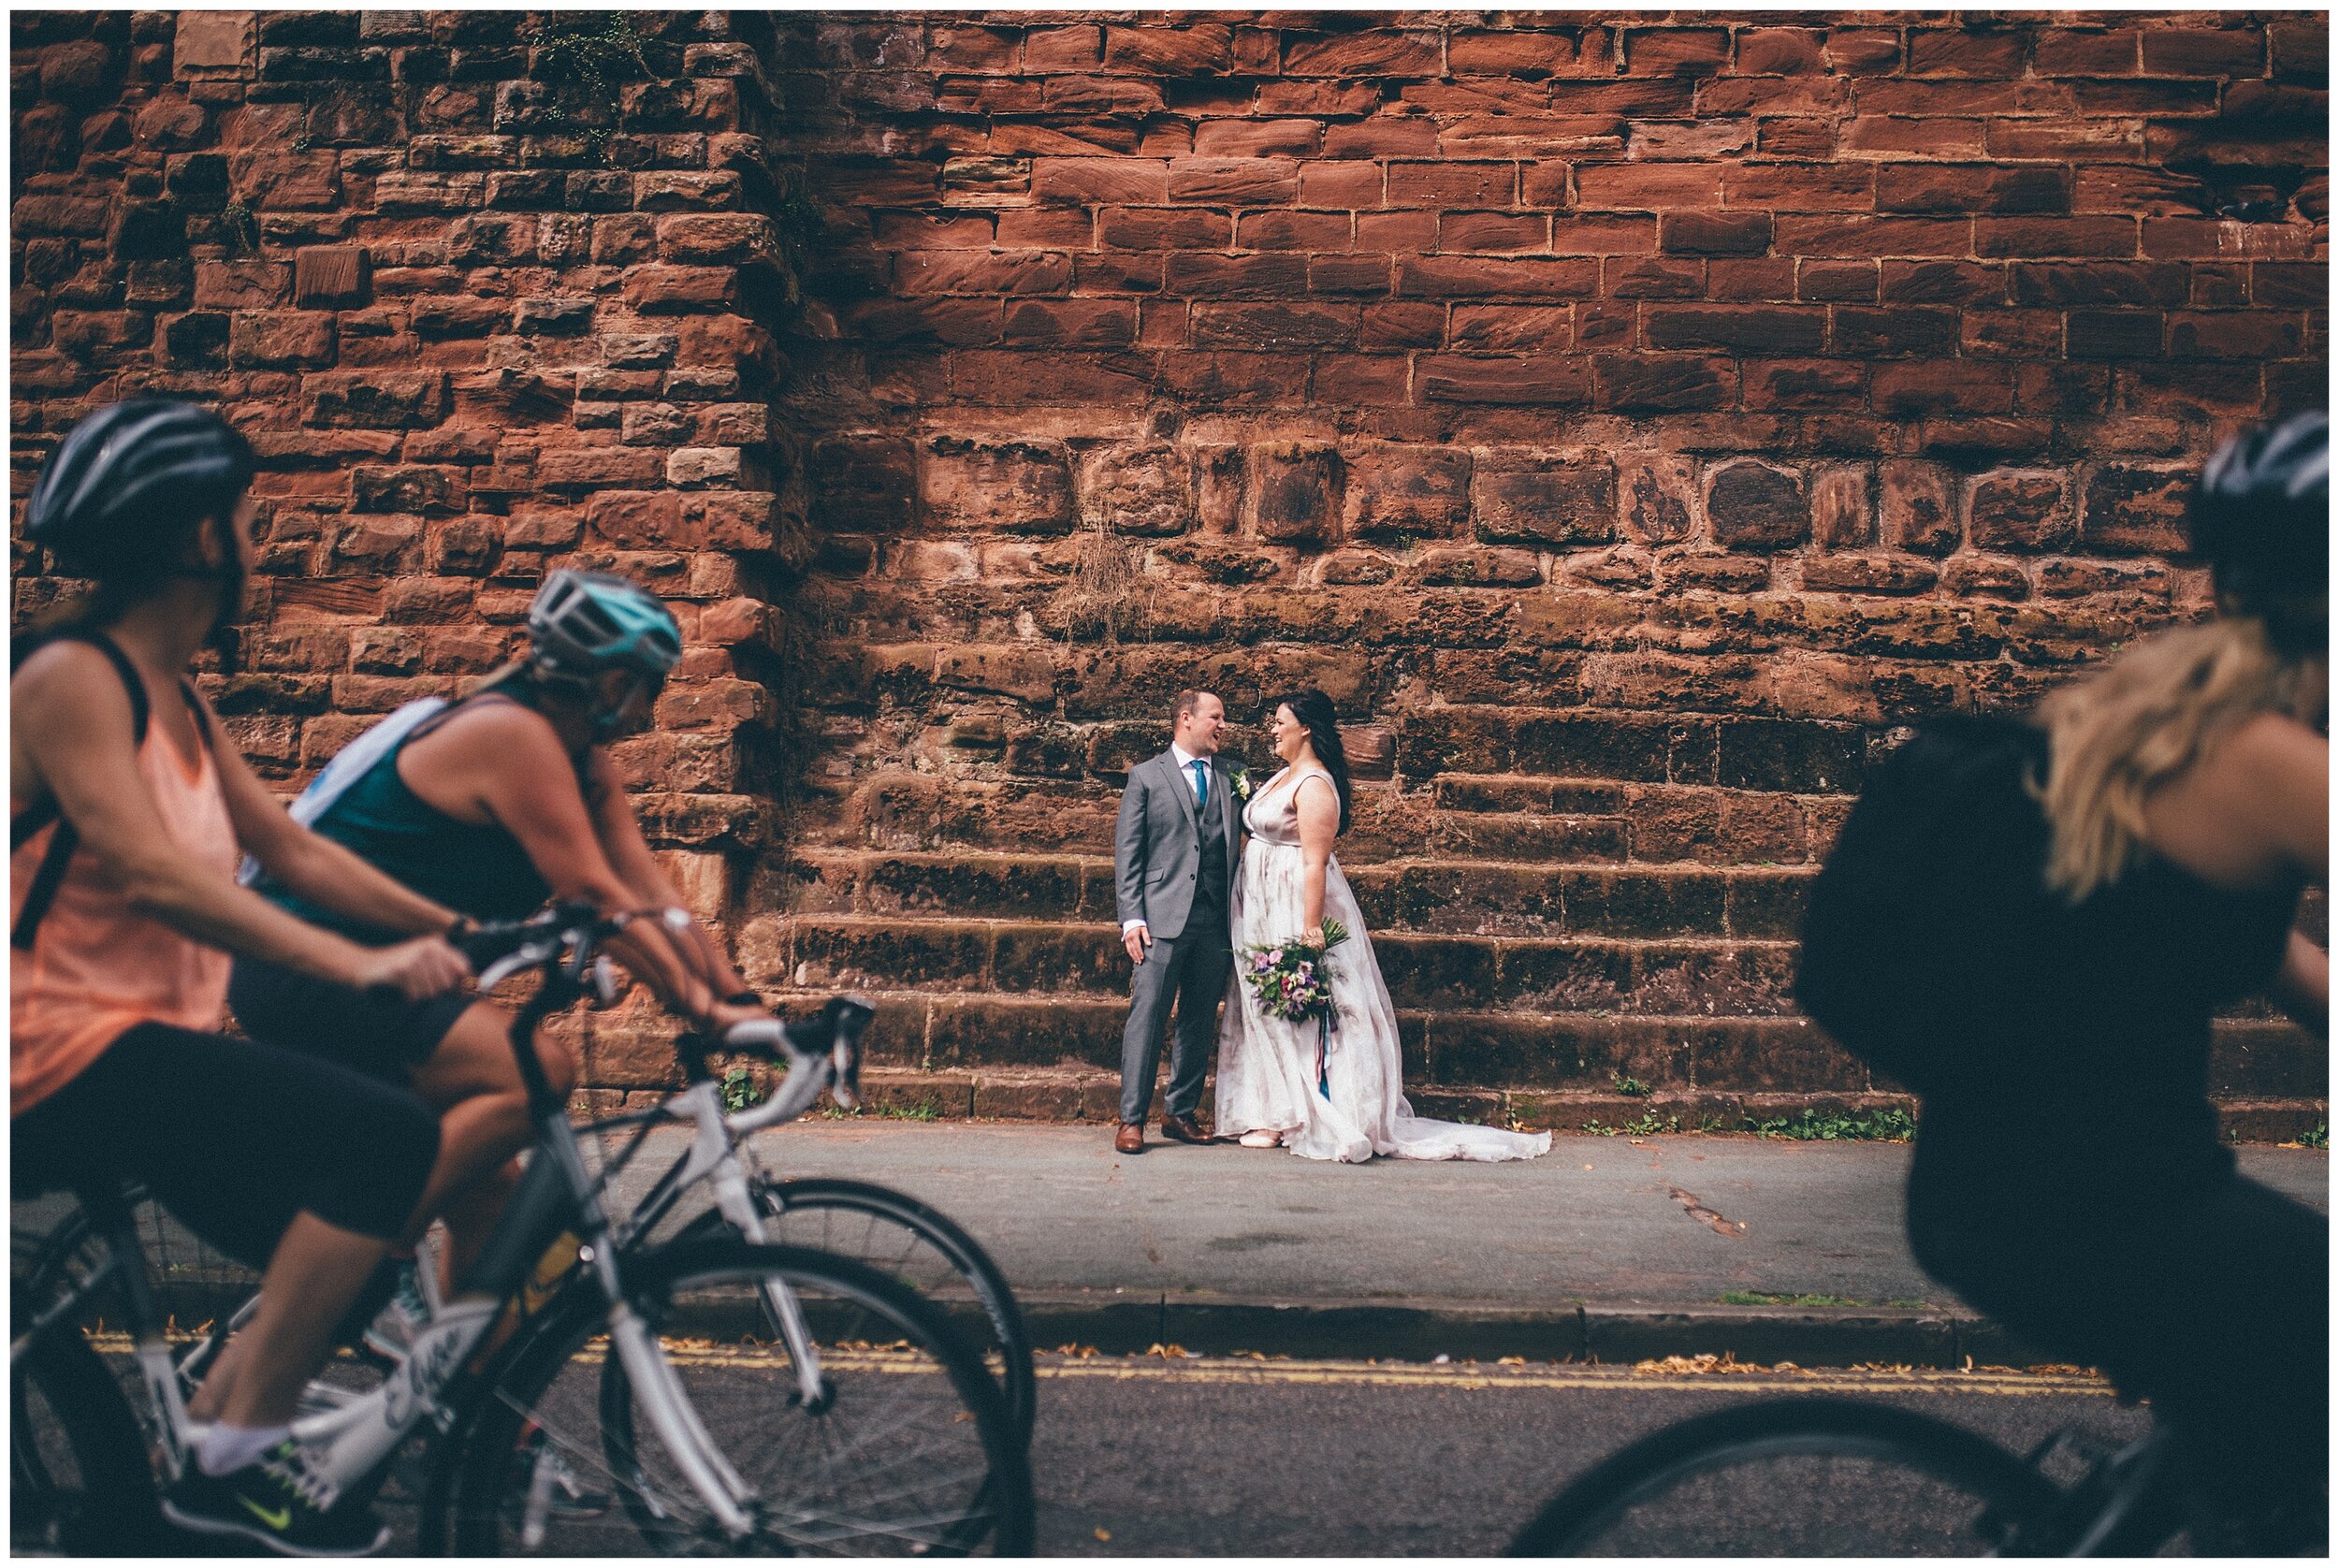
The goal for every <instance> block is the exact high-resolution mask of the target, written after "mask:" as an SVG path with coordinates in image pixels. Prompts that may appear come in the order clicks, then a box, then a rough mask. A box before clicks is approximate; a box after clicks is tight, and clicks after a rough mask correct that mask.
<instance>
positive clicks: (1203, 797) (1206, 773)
mask: <svg viewBox="0 0 2339 1568" xmlns="http://www.w3.org/2000/svg"><path fill="white" fill-rule="evenodd" d="M1185 765H1186V766H1187V767H1190V768H1192V769H1193V770H1194V803H1195V805H1196V806H1208V805H1210V764H1209V763H1208V762H1203V761H1202V760H1201V759H1199V758H1196V759H1195V760H1194V761H1193V762H1188V763H1186V764H1185Z"/></svg>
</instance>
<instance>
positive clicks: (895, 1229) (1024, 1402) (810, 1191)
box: [755, 1178, 1035, 1443]
mask: <svg viewBox="0 0 2339 1568" xmlns="http://www.w3.org/2000/svg"><path fill="white" fill-rule="evenodd" d="M755 1196H756V1201H757V1202H758V1203H759V1204H760V1205H761V1206H762V1208H763V1234H764V1238H765V1240H767V1241H774V1242H777V1243H778V1244H780V1245H782V1246H791V1247H810V1248H813V1249H815V1250H817V1251H820V1252H825V1253H834V1254H836V1255H838V1256H844V1257H850V1258H851V1259H852V1260H853V1261H855V1262H856V1263H865V1264H867V1265H868V1266H869V1267H870V1268H872V1269H875V1270H877V1271H878V1272H879V1273H880V1274H883V1275H885V1276H886V1277H887V1278H889V1279H893V1280H896V1281H898V1282H900V1283H901V1284H903V1285H908V1286H909V1288H910V1289H912V1290H914V1291H916V1292H918V1293H919V1294H920V1295H921V1296H923V1297H924V1298H925V1299H927V1300H928V1301H930V1302H932V1303H934V1304H935V1305H937V1306H939V1307H941V1308H942V1309H943V1310H944V1311H946V1312H948V1313H949V1314H950V1316H951V1322H952V1326H953V1327H955V1328H959V1329H960V1330H961V1331H962V1332H963V1333H965V1334H966V1338H967V1340H968V1342H969V1343H972V1344H973V1345H974V1347H975V1349H976V1350H977V1351H978V1352H979V1353H980V1354H981V1357H982V1359H983V1362H984V1364H985V1365H986V1366H988V1367H989V1368H990V1369H991V1375H992V1376H993V1377H994V1378H995V1379H996V1380H997V1381H998V1385H999V1391H1000V1393H1001V1394H1002V1395H1003V1396H1004V1397H1005V1398H1006V1400H1007V1407H1008V1416H1009V1417H1010V1419H1011V1420H1012V1421H1013V1422H1014V1425H1015V1430H1016V1431H1017V1432H1018V1433H1019V1434H1020V1435H1021V1436H1022V1438H1023V1440H1024V1442H1025V1443H1029V1442H1030V1441H1031V1425H1032V1413H1033V1407H1034V1404H1035V1399H1034V1393H1033V1390H1034V1387H1035V1383H1034V1379H1033V1376H1032V1370H1031V1338H1030V1335H1029V1334H1028V1333H1027V1332H1026V1331H1025V1330H1024V1309H1023V1308H1022V1307H1021V1306H1019V1305H1017V1304H1016V1300H1015V1292H1014V1290H1013V1289H1012V1288H1010V1286H1009V1285H1008V1283H1007V1276H1006V1275H1005V1274H1003V1273H1001V1272H1000V1271H999V1266H998V1265H997V1264H995V1263H994V1262H992V1261H991V1255H990V1254H988V1253H986V1252H984V1251H983V1250H982V1248H981V1245H980V1244H979V1243H977V1242H976V1241H975V1239H974V1238H973V1237H971V1236H969V1235H967V1234H966V1231H964V1230H962V1229H960V1228H959V1227H958V1226H957V1225H956V1224H955V1223H954V1222H953V1221H952V1220H951V1219H950V1218H949V1217H948V1216H946V1215H944V1214H941V1213H939V1212H936V1211H935V1210H933V1209H930V1208H928V1207H927V1206H926V1205H924V1204H923V1203H921V1202H919V1201H918V1200H917V1199H916V1198H911V1197H909V1196H908V1195H907V1194H905V1193H898V1192H895V1191H894V1190H893V1188H891V1187H881V1186H879V1185H877V1184H876V1183H872V1182H847V1181H832V1180H828V1179H825V1178H818V1179H805V1180H799V1181H787V1182H771V1183H759V1184H758V1185H757V1187H756V1194H755Z"/></svg>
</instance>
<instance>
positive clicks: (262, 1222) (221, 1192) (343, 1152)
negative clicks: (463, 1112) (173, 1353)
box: [8, 1024, 439, 1269]
mask: <svg viewBox="0 0 2339 1568" xmlns="http://www.w3.org/2000/svg"><path fill="white" fill-rule="evenodd" d="M9 1130H10V1134H11V1137H10V1140H9V1150H8V1156H9V1175H10V1177H11V1179H12V1180H13V1181H14V1183H15V1190H16V1196H17V1197H18V1198H27V1197H30V1196H32V1195H33V1194H35V1193H39V1192H51V1191H56V1190H59V1189H65V1190H71V1191H102V1190H105V1189H107V1188H109V1187H115V1188H118V1187H119V1186H120V1185H121V1183H123V1182H124V1181H136V1182H138V1183H143V1184H144V1186H145V1187H146V1190H147V1192H148V1193H149V1194H151V1195H152V1196H153V1198H154V1199H155V1201H157V1202H159V1203H160V1204H161V1205H162V1206H163V1207H164V1208H165V1209H167V1210H168V1211H169V1212H171V1213H172V1214H173V1215H174V1216H176V1217H177V1218H178V1220H179V1221H180V1223H182V1225H184V1226H185V1227H187V1228H188V1229H189V1230H192V1231H194V1232H195V1233H196V1235H197V1236H199V1237H201V1238H202V1239H203V1240H204V1241H206V1242H208V1243H210V1244H211V1246H214V1247H217V1248H218V1249H219V1250H220V1251H221V1252H224V1253H225V1254H226V1255H227V1256H230V1257H233V1258H235V1259H237V1260H238V1261H239V1262H241V1263H245V1264H248V1265H250V1266H251V1267H253V1268H254V1269H266V1268H267V1267H268V1262H269V1257H270V1256H272V1255H273V1254H274V1253H275V1251H276V1243H277V1242H278V1241H281V1240H283V1234H284V1230H285V1227H288V1226H290V1225H291V1224H292V1221H293V1217H294V1216H295V1215H296V1214H300V1213H304V1212H305V1213H312V1214H314V1215H316V1217H317V1218H319V1219H321V1220H324V1221H325V1222H326V1223H327V1224H328V1225H334V1226H338V1227H341V1228H342V1229H344V1230H353V1231H356V1232H357V1233H358V1234H359V1235H361V1236H371V1237H376V1238H379V1239H381V1240H383V1241H392V1240H395V1239H396V1238H397V1237H398V1235H399V1233H400V1231H402V1230H404V1229H405V1227H406V1222H407V1220H408V1219H409V1218H410V1217H411V1216H412V1215H413V1213H414V1206H415V1205H416V1204H417V1203H419V1202H420V1201H421V1199H422V1190H423V1185H424V1183H426V1182H428V1181H429V1179H430V1167H431V1165H432V1163H433V1162H434V1161H435V1160H437V1158H438V1157H439V1121H438V1118H437V1117H436V1116H434V1115H432V1114H431V1113H430V1111H429V1108H428V1107H426V1106H425V1105H424V1104H423V1103H422V1101H420V1100H419V1099H416V1098H415V1097H414V1096H413V1095H411V1094H409V1093H407V1092H406V1091H405V1090H403V1089H397V1088H392V1087H390V1086H388V1085H386V1084H383V1083H379V1082H375V1081H374V1080H372V1079H370V1078H367V1077H364V1076H363V1075H361V1074H358V1073H355V1072H352V1071H350V1070H349V1069H347V1068H345V1067H336V1066H335V1065H333V1064H332V1063H330V1062H321V1061H318V1060H317V1059H316V1058H314V1057H312V1056H304V1055H302V1054H300V1053H298V1052H293V1051H284V1050H282V1049H279V1048H278V1047H275V1046H271V1045H263V1044H261V1043H259V1042H257V1041H254V1040H247V1039H237V1038H233V1037H231V1036H226V1035H205V1034H197V1033H196V1032H195V1031H193V1030H191V1029H179V1028H173V1027H172V1026H171V1025H169V1024H138V1026H137V1027H135V1028H133V1029H131V1030H129V1031H128V1032H127V1033H125V1034H124V1035H123V1037H122V1038H120V1039H117V1040H115V1041H114V1042H113V1044H111V1045H109V1046H108V1047H107V1048H106V1050H105V1053H103V1054H102V1055H100V1056H99V1057H98V1058H97V1060H95V1061H94V1062H92V1063H91V1064H90V1065H89V1066H88V1067H84V1068H82V1069H81V1071H80V1073H79V1074H77V1075H76V1076H75V1077H74V1079H73V1081H72V1082H69V1083H67V1084H65V1087H64V1088H62V1089H59V1090H58V1091H57V1092H56V1093H54V1094H52V1095H51V1096H49V1097H48V1098H46V1099H44V1100H42V1101H41V1102H40V1103H39V1104H38V1105H36V1106H34V1107H33V1108H32V1109H31V1110H30V1111H25V1112H24V1113H23V1114H22V1115H21V1116H18V1117H16V1118H15V1119H14V1121H13V1122H12V1123H11V1125H10V1129H9Z"/></svg>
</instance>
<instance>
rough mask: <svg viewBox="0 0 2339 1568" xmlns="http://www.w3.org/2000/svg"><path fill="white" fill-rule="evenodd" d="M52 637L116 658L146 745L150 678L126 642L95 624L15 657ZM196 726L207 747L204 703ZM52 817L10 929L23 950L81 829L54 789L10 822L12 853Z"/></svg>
mask: <svg viewBox="0 0 2339 1568" xmlns="http://www.w3.org/2000/svg"><path fill="white" fill-rule="evenodd" d="M54 642H74V643H87V644H89V645H90V646H92V647H94V648H95V649H96V650H97V651H98V652H100V653H102V654H104V655H105V656H106V658H107V659H108V660H109V661H110V662H111V663H112V664H113V667H114V673H115V674H116V675H120V676H121V677H122V685H123V690H124V691H126V692H127V693H128V694H129V698H130V733H131V748H132V749H133V750H136V749H137V748H139V747H142V746H144V745H145V744H146V726H147V720H148V719H149V718H150V717H151V713H150V711H149V709H148V706H147V701H146V682H145V681H143V680H141V679H139V678H138V666H137V665H135V664H133V663H131V662H130V656H129V655H128V654H126V653H124V652H123V651H122V645H120V644H119V643H117V642H115V641H114V640H113V639H112V638H111V637H109V636H107V635H106V634H105V633H104V632H100V631H98V630H96V629H95V628H94V627H84V628H77V629H75V630H72V631H67V632H59V633H57V635H55V636H54V637H47V638H43V639H41V640H40V641H39V642H37V643H36V644H34V645H33V646H32V647H27V648H25V649H24V650H23V651H22V653H20V654H19V655H18V657H17V659H16V661H15V663H17V664H22V662H23V661H24V660H25V658H27V657H29V656H30V655H31V654H32V652H33V651H34V649H35V648H38V647H46V646H48V645H49V644H51V643H54ZM186 696H187V700H188V701H189V702H190V703H192V702H194V700H195V693H194V690H193V689H192V688H189V689H187V691H186ZM201 714H202V709H201V708H200V707H197V708H196V715H197V718H196V728H197V729H199V730H201V731H202V732H203V736H204V744H205V745H206V746H207V747H208V746H209V745H210V744H211V727H210V724H209V722H208V721H206V720H205V719H202V717H201ZM51 822H54V823H56V825H57V831H56V834H55V835H54V836H53V837H51V839H50V840H49V849H48V852H47V853H45V854H43V855H42V856H41V858H40V869H39V870H37V871H36V872H35V873H34V874H33V885H32V887H31V889H30V890H29V891H28V892H27V893H25V895H24V907H23V908H22V909H21V910H19V911H18V912H17V917H16V926H15V929H13V930H11V931H10V932H9V933H8V945H9V946H10V947H12V948H15V949H16V950H17V951H20V952H29V951H31V950H32V946H33V935H34V933H35V932H36V930H38V929H39V926H40V922H41V917H42V916H44V915H46V914H47V913H48V912H49V906H50V905H51V904H53V903H55V902H56V899H57V890H58V889H59V888H60V887H62V886H64V885H65V866H66V865H67V864H69V863H70V862H71V861H72V859H73V851H74V850H76V849H80V847H81V835H80V833H79V832H77V831H76V830H75V829H74V826H73V824H72V822H71V821H69V820H65V813H64V811H63V810H62V809H61V808H60V807H59V806H58V805H57V799H56V796H55V794H54V793H53V792H52V793H51V795H50V797H49V799H47V800H45V801H43V802H42V803H41V804H40V805H38V806H34V807H33V808H32V809H31V810H29V811H26V812H25V813H24V814H23V815H22V816H21V817H19V818H17V819H16V820H14V821H12V822H10V823H9V824H8V852H9V853H10V854H12V855H13V854H14V853H15V852H16V851H17V850H18V849H22V847H23V846H24V844H25V843H26V842H27V841H29V840H30V839H31V838H32V837H33V835H36V834H37V833H39V832H40V831H41V830H42V829H43V828H46V827H48V826H49V825H50V824H51Z"/></svg>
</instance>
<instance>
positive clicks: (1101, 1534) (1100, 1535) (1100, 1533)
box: [1097, 1525, 1112, 1541]
mask: <svg viewBox="0 0 2339 1568" xmlns="http://www.w3.org/2000/svg"><path fill="white" fill-rule="evenodd" d="M1111 1539H1112V1532H1111V1531H1110V1530H1107V1529H1106V1528H1105V1527H1104V1526H1102V1525H1098V1526H1097V1540H1099V1541H1110V1540H1111Z"/></svg>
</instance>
